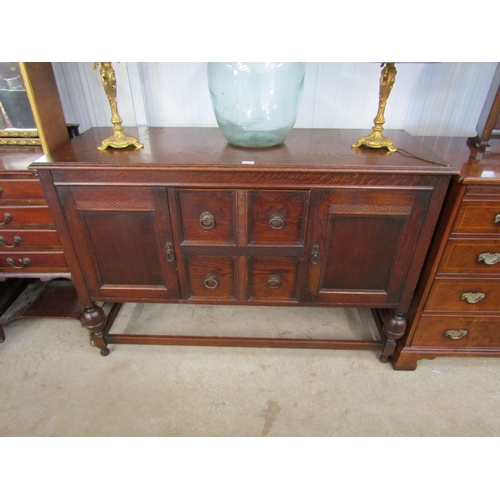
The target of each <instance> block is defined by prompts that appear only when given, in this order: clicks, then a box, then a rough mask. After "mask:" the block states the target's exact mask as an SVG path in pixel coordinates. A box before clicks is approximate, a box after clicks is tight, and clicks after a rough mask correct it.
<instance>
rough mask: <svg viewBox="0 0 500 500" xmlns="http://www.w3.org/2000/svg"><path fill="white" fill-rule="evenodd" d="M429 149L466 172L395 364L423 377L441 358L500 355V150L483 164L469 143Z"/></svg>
mask: <svg viewBox="0 0 500 500" xmlns="http://www.w3.org/2000/svg"><path fill="white" fill-rule="evenodd" d="M426 142H427V143H428V144H429V145H430V146H431V147H433V148H434V149H435V150H437V151H439V152H440V154H441V155H442V156H443V157H445V158H446V159H447V160H449V161H450V163H452V164H453V165H455V166H457V167H459V168H460V170H461V172H460V175H459V176H456V177H454V178H453V180H452V183H451V186H450V190H449V193H448V195H447V197H446V201H445V204H444V207H443V213H442V216H441V218H440V222H439V225H438V228H437V231H436V235H435V237H434V240H433V243H432V246H431V249H430V252H429V257H428V258H427V261H426V263H425V267H424V270H423V273H422V279H421V281H420V283H419V285H418V288H417V293H416V294H415V298H414V301H413V304H412V307H411V310H410V314H409V328H408V332H407V334H406V335H405V336H404V337H403V338H402V339H401V340H400V341H399V342H398V346H397V349H396V353H395V355H394V357H393V364H394V367H395V368H397V369H415V368H416V366H417V361H418V360H419V359H422V358H429V359H432V358H435V357H436V356H442V355H446V356H498V355H499V354H500V328H499V327H500V280H499V278H500V147H499V145H498V144H495V141H493V140H492V141H491V144H492V146H493V150H492V151H491V152H489V153H486V154H484V155H483V157H482V159H481V160H476V159H475V158H476V156H477V155H476V148H475V147H473V146H468V145H467V142H466V138H463V137H462V138H434V139H426Z"/></svg>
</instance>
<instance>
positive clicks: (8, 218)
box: [0, 213, 12, 226]
mask: <svg viewBox="0 0 500 500" xmlns="http://www.w3.org/2000/svg"><path fill="white" fill-rule="evenodd" d="M10 220H12V215H10V214H9V213H5V214H4V215H3V222H0V226H5V224H7V222H9V221H10Z"/></svg>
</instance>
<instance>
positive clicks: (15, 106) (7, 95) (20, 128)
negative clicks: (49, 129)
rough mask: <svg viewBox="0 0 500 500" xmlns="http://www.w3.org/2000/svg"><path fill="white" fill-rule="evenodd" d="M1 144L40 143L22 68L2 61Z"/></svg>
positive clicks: (0, 67) (0, 78)
mask: <svg viewBox="0 0 500 500" xmlns="http://www.w3.org/2000/svg"><path fill="white" fill-rule="evenodd" d="M0 144H13V145H23V146H26V145H30V146H32V145H33V146H38V145H40V139H39V134H38V130H37V128H36V123H35V118H34V116H33V111H32V109H31V105H30V101H29V98H28V92H27V90H26V87H25V85H24V79H23V75H22V68H21V66H20V64H19V63H17V62H0Z"/></svg>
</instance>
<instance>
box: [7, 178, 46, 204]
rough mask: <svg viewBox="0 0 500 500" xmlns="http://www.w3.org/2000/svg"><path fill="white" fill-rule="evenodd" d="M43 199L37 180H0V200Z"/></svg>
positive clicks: (40, 186)
mask: <svg viewBox="0 0 500 500" xmlns="http://www.w3.org/2000/svg"><path fill="white" fill-rule="evenodd" d="M20 199H41V200H43V199H45V196H44V194H43V189H42V185H41V183H40V181H39V180H38V179H30V180H19V179H16V180H7V179H0V200H20Z"/></svg>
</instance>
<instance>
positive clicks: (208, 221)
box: [200, 212, 215, 229]
mask: <svg viewBox="0 0 500 500" xmlns="http://www.w3.org/2000/svg"><path fill="white" fill-rule="evenodd" d="M200 226H201V227H202V228H203V229H213V228H214V227H215V219H214V216H213V215H212V214H211V213H210V212H203V213H202V214H201V215H200Z"/></svg>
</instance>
